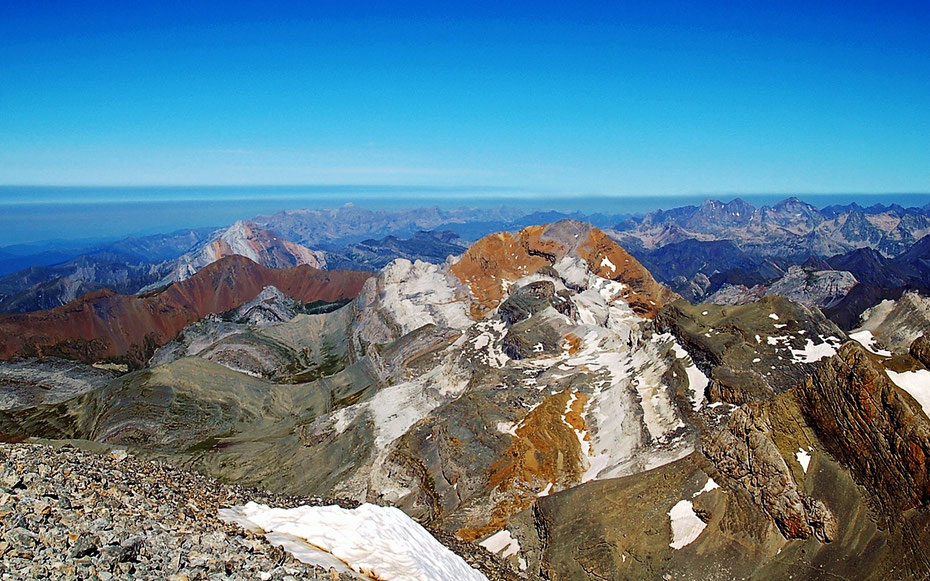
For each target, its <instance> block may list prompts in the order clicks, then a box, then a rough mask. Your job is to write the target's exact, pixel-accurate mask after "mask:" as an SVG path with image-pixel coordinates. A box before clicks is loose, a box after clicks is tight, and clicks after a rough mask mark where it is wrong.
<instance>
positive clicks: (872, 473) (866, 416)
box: [798, 342, 930, 518]
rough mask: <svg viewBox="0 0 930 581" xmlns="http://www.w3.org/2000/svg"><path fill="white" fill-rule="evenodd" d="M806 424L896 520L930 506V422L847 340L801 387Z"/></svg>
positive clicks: (800, 393)
mask: <svg viewBox="0 0 930 581" xmlns="http://www.w3.org/2000/svg"><path fill="white" fill-rule="evenodd" d="M798 395H799V397H800V399H801V402H802V404H803V405H802V409H803V411H804V413H805V415H806V416H807V417H808V423H809V424H810V425H811V426H813V427H814V429H815V430H816V431H817V434H818V436H819V437H820V439H821V440H822V441H823V442H824V443H825V444H826V445H827V447H828V450H829V451H830V453H831V454H833V455H834V456H835V457H836V458H838V459H839V460H840V461H841V462H843V463H844V464H846V465H847V466H849V467H850V468H851V471H852V473H853V475H854V476H855V478H856V480H857V481H859V482H860V483H862V484H864V485H865V486H866V487H867V488H868V489H869V490H870V491H871V492H872V493H873V494H874V497H875V500H876V501H877V502H878V503H879V504H880V505H881V506H882V508H883V513H884V514H883V515H881V516H883V517H886V518H887V517H889V516H892V514H894V513H898V512H900V511H903V510H907V509H909V508H913V507H915V506H919V505H923V504H926V503H927V502H928V501H930V478H928V473H930V461H928V458H930V420H928V419H927V416H926V415H925V414H924V413H923V411H922V410H921V407H920V405H919V404H918V403H917V402H916V401H914V399H913V398H912V397H910V396H909V395H908V394H907V393H905V392H904V390H902V389H899V388H898V387H897V386H895V385H894V384H893V383H892V382H891V381H890V380H889V379H888V376H887V375H886V374H885V373H884V371H883V369H882V367H881V365H880V364H879V363H878V361H877V360H875V359H874V358H873V357H872V355H870V354H869V353H868V352H867V351H866V350H865V349H864V348H863V347H862V346H860V345H859V344H858V343H853V342H849V343H847V344H845V345H843V347H842V348H841V349H840V350H839V352H838V354H837V355H836V356H835V357H833V358H832V359H830V361H829V362H828V363H827V365H824V366H823V367H821V368H820V369H818V370H817V371H816V372H814V374H813V375H811V376H810V377H809V378H808V379H807V380H806V381H805V382H804V383H803V384H801V385H800V386H799V387H798Z"/></svg>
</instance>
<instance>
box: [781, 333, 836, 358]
mask: <svg viewBox="0 0 930 581" xmlns="http://www.w3.org/2000/svg"><path fill="white" fill-rule="evenodd" d="M830 339H833V337H829V338H828V339H827V341H824V342H823V343H819V344H817V345H814V342H813V341H812V340H810V339H808V340H807V344H806V345H804V349H792V350H791V355H793V356H794V362H795V363H816V362H817V361H820V360H821V359H825V358H827V357H833V356H834V355H836V347H834V346H833V345H832V344H831V343H830V342H829V340H830Z"/></svg>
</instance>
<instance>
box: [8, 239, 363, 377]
mask: <svg viewBox="0 0 930 581" xmlns="http://www.w3.org/2000/svg"><path fill="white" fill-rule="evenodd" d="M370 276H371V273H367V272H356V271H345V270H342V271H338V270H337V271H323V270H317V269H315V268H312V267H310V266H306V265H302V266H298V267H295V268H288V269H281V270H275V269H270V268H265V267H263V266H260V265H258V264H256V263H255V262H253V261H251V260H249V259H248V258H245V257H243V256H239V255H232V256H228V257H226V258H223V259H221V260H218V261H216V262H214V263H213V264H210V265H209V266H207V267H206V268H204V269H203V270H201V271H200V272H198V273H197V274H195V275H194V276H192V277H191V278H189V279H187V280H185V281H183V282H179V283H176V284H173V285H172V286H170V287H168V289H166V290H165V291H163V292H160V293H158V294H145V295H120V294H116V293H114V292H113V291H110V290H101V291H96V292H93V293H89V294H87V295H84V296H83V297H81V298H78V299H76V300H74V301H72V302H70V303H68V304H66V305H63V306H61V307H58V308H56V309H52V310H49V311H38V312H34V313H26V314H22V315H19V314H17V315H4V316H0V359H11V358H14V357H19V356H43V355H57V356H62V357H68V358H72V359H80V360H83V361H88V362H94V361H100V360H103V359H120V360H126V361H128V362H129V363H131V364H134V365H140V364H142V363H144V362H145V360H146V359H147V358H148V357H149V356H150V355H151V353H152V352H153V351H154V349H155V348H157V347H159V346H161V345H163V344H165V343H167V342H168V341H170V340H172V339H173V338H174V337H175V336H176V335H177V334H178V332H180V331H181V329H183V328H184V327H185V326H186V325H188V324H189V323H192V322H194V321H196V320H199V319H201V318H203V317H205V316H206V315H208V314H210V313H221V312H224V311H228V310H230V309H233V308H235V307H238V306H240V305H242V304H244V303H246V302H248V301H250V300H252V299H254V298H255V297H256V296H257V295H258V293H260V292H261V290H262V289H263V288H264V287H266V286H275V287H277V288H278V289H280V290H281V292H283V293H284V294H285V295H287V296H289V297H292V298H294V299H297V300H300V301H304V302H310V301H320V300H322V301H336V300H340V299H346V298H354V297H355V296H356V295H358V293H359V292H360V291H361V288H362V285H363V284H364V282H365V281H366V280H367V279H368V278H369V277H370Z"/></svg>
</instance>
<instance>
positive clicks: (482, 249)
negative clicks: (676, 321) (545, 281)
mask: <svg viewBox="0 0 930 581" xmlns="http://www.w3.org/2000/svg"><path fill="white" fill-rule="evenodd" d="M566 257H575V258H580V259H582V260H583V261H584V262H585V263H586V265H587V267H588V269H589V270H590V271H591V272H593V273H594V274H596V275H598V276H600V277H603V278H606V279H609V280H613V281H617V282H621V283H623V284H625V285H626V286H627V288H626V289H625V292H624V294H623V299H624V300H625V301H626V302H627V303H628V304H629V305H630V307H631V308H632V309H633V311H634V312H636V313H637V314H638V315H641V316H644V317H647V318H652V317H654V316H655V314H656V313H657V312H658V310H659V309H660V308H662V306H663V305H664V304H666V303H668V302H670V301H672V300H674V299H675V298H677V295H676V294H675V293H673V292H672V291H670V290H669V289H667V288H666V287H664V286H662V285H661V284H659V283H658V282H656V280H655V279H654V278H653V277H652V275H651V274H650V273H649V271H648V270H646V269H645V268H644V267H643V265H641V264H640V263H639V262H638V261H637V260H636V259H635V258H633V257H632V256H631V255H630V254H629V253H628V252H627V251H626V250H624V249H623V248H622V247H621V246H620V245H619V244H617V243H616V242H614V241H613V240H611V239H610V238H609V237H607V235H606V234H604V233H603V232H601V231H600V230H598V229H597V228H594V227H592V226H590V225H588V224H584V223H581V222H576V221H573V220H562V221H560V222H556V223H554V224H550V225H548V226H530V227H528V228H524V229H523V230H520V231H519V232H518V233H516V234H511V233H509V232H500V233H497V234H492V235H490V236H486V237H484V238H482V239H481V240H479V241H478V242H476V243H475V244H474V245H473V246H472V247H471V248H470V249H468V251H467V252H465V254H464V255H463V256H462V259H461V260H459V261H458V262H457V263H456V264H454V265H453V266H452V272H453V274H455V275H456V276H457V277H458V278H459V280H460V281H462V283H464V284H466V285H467V286H468V287H469V288H470V289H471V291H472V294H473V295H474V296H475V297H476V298H477V303H476V304H475V305H473V306H472V316H473V317H475V318H481V317H482V316H483V315H484V314H485V313H487V312H488V311H490V310H492V309H494V308H495V307H496V306H497V304H498V303H499V302H500V301H501V299H502V298H503V297H504V296H505V295H506V293H507V287H508V283H512V282H514V281H516V280H518V279H520V278H522V277H524V276H527V275H530V274H533V273H535V272H537V271H538V270H539V269H542V268H545V267H549V266H552V265H554V264H555V263H557V262H559V261H560V260H562V259H564V258H566Z"/></svg>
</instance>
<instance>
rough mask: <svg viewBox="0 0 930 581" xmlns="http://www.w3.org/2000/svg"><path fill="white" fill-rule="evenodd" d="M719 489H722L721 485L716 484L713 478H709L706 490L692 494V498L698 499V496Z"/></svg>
mask: <svg viewBox="0 0 930 581" xmlns="http://www.w3.org/2000/svg"><path fill="white" fill-rule="evenodd" d="M718 488H720V485H719V484H717V483H716V482H714V479H713V478H710V477H708V478H707V482H706V483H705V484H704V488H702V489H700V490H698V491H697V492H695V493H694V494H692V495H691V498H696V497H697V496H698V495H701V494H704V493H705V492H710V491H711V490H716V489H718Z"/></svg>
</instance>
